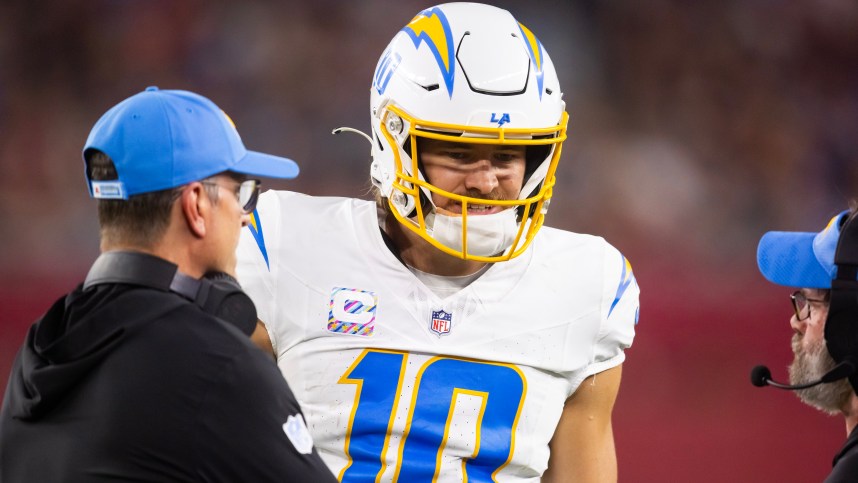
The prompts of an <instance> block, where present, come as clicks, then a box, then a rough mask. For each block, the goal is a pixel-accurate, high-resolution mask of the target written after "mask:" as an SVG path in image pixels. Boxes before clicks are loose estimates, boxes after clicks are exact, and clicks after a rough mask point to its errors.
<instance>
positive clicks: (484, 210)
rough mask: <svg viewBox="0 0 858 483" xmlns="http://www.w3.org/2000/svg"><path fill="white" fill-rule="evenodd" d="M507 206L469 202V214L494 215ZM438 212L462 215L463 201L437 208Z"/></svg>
mask: <svg viewBox="0 0 858 483" xmlns="http://www.w3.org/2000/svg"><path fill="white" fill-rule="evenodd" d="M505 208H506V207H504V206H498V205H484V204H478V203H468V215H475V216H480V215H493V214H495V213H500V212H501V211H503V210H504V209H505ZM437 211H438V213H441V214H442V215H461V214H462V204H461V203H451V204H450V205H448V206H447V207H446V208H441V207H438V208H437Z"/></svg>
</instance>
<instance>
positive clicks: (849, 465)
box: [825, 428, 858, 483]
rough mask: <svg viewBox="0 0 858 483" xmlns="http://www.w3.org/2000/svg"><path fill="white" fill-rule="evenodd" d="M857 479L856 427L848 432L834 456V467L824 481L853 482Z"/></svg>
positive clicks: (857, 432)
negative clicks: (838, 451) (844, 441)
mask: <svg viewBox="0 0 858 483" xmlns="http://www.w3.org/2000/svg"><path fill="white" fill-rule="evenodd" d="M856 481H858V428H855V429H853V430H852V432H851V433H849V437H848V438H846V443H845V444H844V445H843V448H841V449H840V453H838V454H837V456H835V457H834V469H832V470H831V474H830V475H828V478H826V479H825V483H854V482H856Z"/></svg>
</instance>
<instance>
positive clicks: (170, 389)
mask: <svg viewBox="0 0 858 483" xmlns="http://www.w3.org/2000/svg"><path fill="white" fill-rule="evenodd" d="M112 480H129V481H207V482H301V481H311V482H313V483H322V482H327V481H336V480H335V478H334V477H333V475H332V474H331V473H330V472H329V471H328V470H327V469H326V467H325V465H324V463H323V462H322V460H321V459H320V458H319V455H318V453H317V452H316V450H315V448H314V447H313V444H312V439H311V438H310V435H309V432H308V431H307V427H306V425H305V423H304V419H303V416H302V414H301V411H300V408H299V406H298V403H297V402H296V400H295V398H294V396H293V395H292V392H291V391H290V390H289V388H288V386H287V385H286V382H285V381H284V380H283V378H282V376H281V375H280V372H279V371H278V370H277V367H276V365H275V364H274V363H273V361H271V360H269V359H268V358H267V357H266V356H265V355H264V354H263V352H262V351H260V350H259V349H257V348H256V347H255V346H253V345H252V343H251V342H250V341H249V340H248V338H247V337H246V336H244V335H243V334H241V333H240V332H239V331H238V330H237V329H235V328H234V327H232V326H230V325H228V324H227V323H225V322H224V321H222V320H220V319H218V318H215V317H213V316H211V315H208V314H206V313H205V312H203V311H202V310H201V309H200V308H199V307H198V306H196V305H194V304H193V303H191V302H189V301H187V300H185V299H183V298H182V297H180V296H178V295H176V294H173V293H168V292H160V291H157V290H154V289H149V288H142V287H132V286H128V285H112V284H107V285H98V286H95V287H92V288H90V289H88V290H86V291H83V290H81V289H80V288H78V289H77V290H76V291H75V292H72V293H71V294H69V295H68V296H66V297H64V298H63V299H60V300H59V301H57V303H55V304H54V305H53V307H51V309H50V310H49V311H48V313H47V314H46V315H45V316H44V317H43V318H42V319H41V320H39V321H38V322H37V323H36V324H34V325H33V326H32V327H31V328H30V331H29V333H28V335H27V339H26V341H25V344H24V346H23V347H22V348H21V350H20V351H19V353H18V355H17V357H16V359H15V363H14V366H13V369H12V374H11V375H10V378H9V385H8V387H7V390H6V395H5V398H4V401H3V408H2V412H0V481H2V482H3V483H18V482H55V481H63V482H77V481H112Z"/></svg>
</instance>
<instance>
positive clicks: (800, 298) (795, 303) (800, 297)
mask: <svg viewBox="0 0 858 483" xmlns="http://www.w3.org/2000/svg"><path fill="white" fill-rule="evenodd" d="M789 298H790V300H792V308H793V310H795V318H796V320H805V319H807V318H809V317H810V304H812V303H817V304H827V303H828V295H827V294H826V296H825V298H822V299H811V298H807V296H805V295H804V293H803V292H802V291H801V290H796V291H795V292H793V293H792V295H790V296H789Z"/></svg>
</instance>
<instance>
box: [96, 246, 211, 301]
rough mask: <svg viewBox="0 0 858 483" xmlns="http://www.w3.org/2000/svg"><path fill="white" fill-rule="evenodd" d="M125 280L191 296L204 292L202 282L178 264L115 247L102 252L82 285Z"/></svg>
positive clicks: (124, 282) (122, 281)
mask: <svg viewBox="0 0 858 483" xmlns="http://www.w3.org/2000/svg"><path fill="white" fill-rule="evenodd" d="M105 283H123V284H129V285H139V286H143V287H149V288H154V289H157V290H161V291H163V292H170V291H172V292H176V293H178V294H179V295H181V296H183V297H185V298H187V299H188V300H192V301H193V300H196V299H197V296H198V295H201V294H200V293H199V292H200V287H201V286H202V282H201V281H200V280H197V279H195V278H193V277H191V276H189V275H185V274H184V273H182V272H180V271H179V267H178V266H176V264H174V263H171V262H168V261H167V260H164V259H163V258H159V257H156V256H153V255H149V254H146V253H141V252H127V251H112V252H105V253H102V254H101V255H99V257H98V258H97V259H96V260H95V263H93V264H92V268H90V269H89V273H88V274H87V276H86V280H84V282H83V289H84V290H86V289H88V288H90V287H94V286H96V285H100V284H105Z"/></svg>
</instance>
